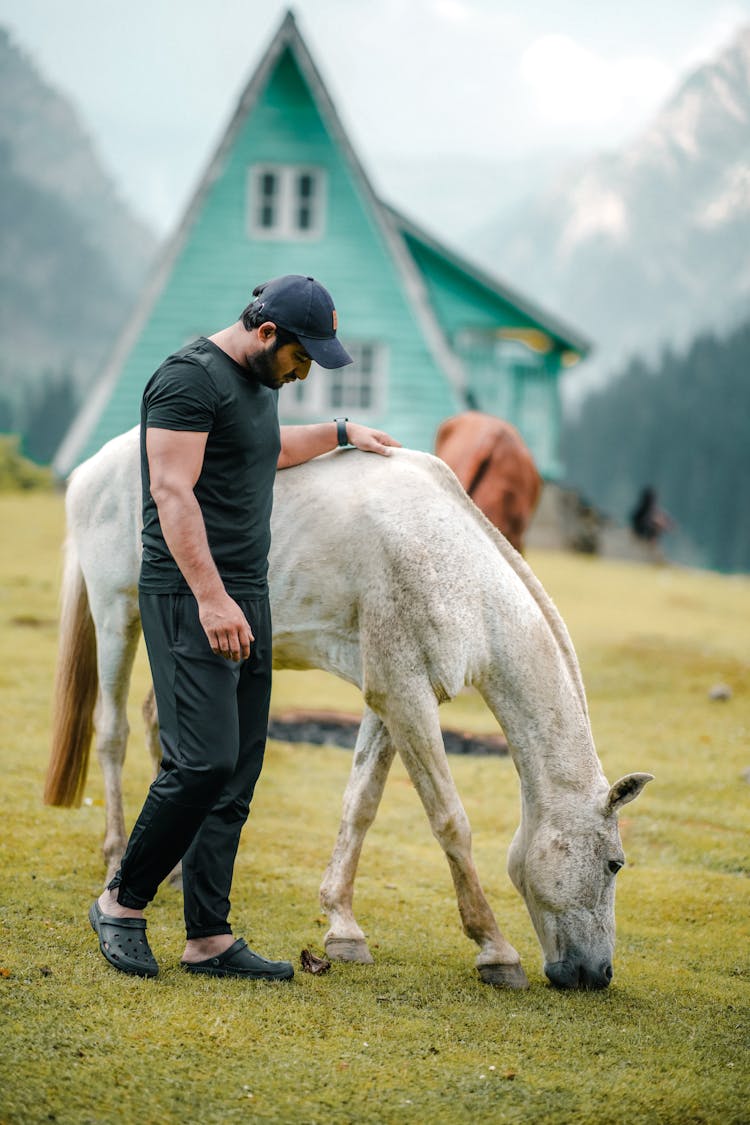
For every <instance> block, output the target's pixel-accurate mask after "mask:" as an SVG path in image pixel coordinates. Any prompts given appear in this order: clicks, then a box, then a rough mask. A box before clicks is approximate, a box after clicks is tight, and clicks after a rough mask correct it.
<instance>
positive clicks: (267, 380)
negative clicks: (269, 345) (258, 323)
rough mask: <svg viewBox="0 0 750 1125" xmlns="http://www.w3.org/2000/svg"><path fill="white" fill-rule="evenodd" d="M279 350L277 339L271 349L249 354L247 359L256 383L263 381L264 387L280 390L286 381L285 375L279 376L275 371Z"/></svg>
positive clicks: (251, 376)
mask: <svg viewBox="0 0 750 1125" xmlns="http://www.w3.org/2000/svg"><path fill="white" fill-rule="evenodd" d="M278 350H279V344H278V342H276V341H275V342H274V345H273V349H272V350H271V351H267V352H259V353H258V354H257V355H253V356H248V357H247V359H246V361H245V362H246V366H247V370H248V374H249V375H250V378H251V379H254V380H255V382H256V383H262V384H263V386H264V387H270V388H271V390H272V391H278V389H279V387H283V385H284V382H285V379H284V377H283V376H282V377H281V378H279V376H277V375H276V374H275V371H274V367H275V363H274V357H275V355H276V352H277V351H278ZM290 374H291V372H290Z"/></svg>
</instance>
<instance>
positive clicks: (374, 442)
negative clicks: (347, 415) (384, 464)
mask: <svg viewBox="0 0 750 1125" xmlns="http://www.w3.org/2000/svg"><path fill="white" fill-rule="evenodd" d="M346 436H347V437H348V439H349V444H350V445H356V447H357V449H363V450H364V451H365V453H380V454H382V455H383V456H384V457H389V456H390V453H391V448H395V449H400V448H401V442H400V441H396V439H395V438H392V437H391V435H390V434H387V433H385V431H384V430H373V429H372V428H371V427H370V426H363V425H361V424H360V423H359V422H347V424H346Z"/></svg>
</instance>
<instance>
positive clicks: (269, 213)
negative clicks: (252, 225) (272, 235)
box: [258, 172, 279, 230]
mask: <svg viewBox="0 0 750 1125" xmlns="http://www.w3.org/2000/svg"><path fill="white" fill-rule="evenodd" d="M278 187H279V181H278V176H277V175H276V173H275V172H263V174H262V175H261V176H259V177H258V197H259V202H258V225H259V226H261V227H263V228H264V229H265V230H269V229H271V228H273V227H275V226H276V224H277V222H278V219H277V208H276V201H277V198H278Z"/></svg>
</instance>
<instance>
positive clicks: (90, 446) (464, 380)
mask: <svg viewBox="0 0 750 1125" xmlns="http://www.w3.org/2000/svg"><path fill="white" fill-rule="evenodd" d="M285 273H300V274H306V275H311V276H313V277H316V278H318V279H319V280H320V281H322V282H323V283H324V284H325V285H326V286H327V287H328V289H330V291H331V292H332V293H333V295H334V298H335V301H336V306H337V310H338V316H339V325H340V328H339V336H340V338H341V340H342V342H343V343H344V345H345V347H346V348H347V350H348V351H349V353H350V354H351V355H352V356H353V358H354V360H355V362H354V364H353V365H351V366H349V367H346V368H343V369H342V370H340V371H334V372H326V371H322V370H313V372H312V373H311V377H310V378H309V379H308V380H307V381H306V382H305V383H304V384H302V383H299V384H296V385H293V386H290V387H287V388H285V389H284V390H282V392H281V393H280V396H279V413H280V417H281V421H282V422H307V421H320V420H324V419H327V418H332V417H333V416H334V415H341V414H346V415H347V416H349V417H352V418H356V419H357V420H358V421H363V422H369V423H370V424H372V425H375V426H378V427H381V428H383V429H386V430H388V431H389V432H391V433H392V434H393V435H394V436H396V437H398V439H399V440H400V441H401V442H402V443H403V444H404V445H408V446H412V447H414V448H417V449H424V450H431V449H432V448H433V443H434V436H435V431H436V429H437V426H438V425H439V423H440V422H441V421H442V420H443V419H444V418H446V417H448V416H450V415H451V414H455V413H457V412H459V411H461V410H465V409H467V408H468V407H472V408H475V409H481V410H485V411H487V412H489V413H494V414H498V415H501V416H502V417H504V418H506V419H508V420H509V421H511V422H513V423H514V424H515V425H516V426H517V427H518V428H519V430H520V431H521V433H522V434H523V435H524V437H525V439H526V441H527V442H528V444H529V446H530V448H531V449H532V452H533V453H534V455H535V457H536V460H537V463H538V465H539V468H540V470H541V472H542V473H543V475H545V476H546V477H548V478H554V477H556V476H558V475H559V472H560V465H559V463H558V456H557V445H558V430H559V385H558V381H559V375H560V372H561V370H562V368H563V367H564V366H566V365H567V364H570V363H572V362H576V361H577V360H579V359H580V358H582V357H583V356H584V355H585V354H586V351H587V349H588V345H587V343H586V341H584V340H583V339H582V338H581V337H580V336H578V335H577V334H576V333H574V332H573V331H572V330H571V329H569V328H566V327H565V326H564V325H562V324H560V323H559V322H557V321H556V320H555V319H554V318H552V317H550V316H549V315H547V314H546V313H544V312H542V311H541V310H539V309H537V308H536V307H535V306H534V305H532V304H531V302H529V301H527V300H526V299H525V298H524V297H521V296H520V295H519V294H517V293H515V292H513V291H512V290H511V289H509V288H508V287H507V286H506V285H504V284H503V283H501V282H500V281H498V280H497V279H496V278H494V277H490V276H488V275H487V274H486V273H485V272H483V271H482V270H480V269H477V268H476V267H475V266H473V265H472V264H471V263H470V262H468V261H465V260H463V259H462V258H460V257H459V256H457V255H456V254H455V253H453V252H452V251H450V250H449V249H447V248H446V247H445V246H443V245H441V244H440V243H439V242H438V241H437V240H436V239H434V238H433V237H431V236H430V235H429V234H427V233H426V232H425V231H423V230H422V229H420V227H418V226H417V225H416V224H415V223H413V222H411V221H410V220H409V219H407V218H405V217H404V216H403V215H401V214H399V213H398V212H397V211H395V210H393V209H392V208H390V207H388V206H386V205H385V204H383V203H382V202H381V201H380V200H379V199H378V198H377V196H376V194H375V193H374V191H373V189H372V187H371V185H370V182H369V180H368V178H367V175H366V174H365V172H364V170H363V168H362V165H361V164H360V162H359V160H358V158H357V155H356V153H355V152H354V150H353V148H352V146H351V144H350V142H349V140H348V138H347V136H346V133H345V131H344V129H343V127H342V124H341V121H340V119H339V116H338V114H337V112H336V109H335V107H334V105H333V103H332V101H331V98H330V97H329V95H328V92H327V90H326V88H325V85H324V84H323V82H322V80H321V77H320V74H319V73H318V70H317V68H316V66H315V64H314V62H313V60H312V58H311V56H310V53H309V51H308V50H307V47H306V46H305V43H304V42H303V40H302V38H301V36H300V33H299V30H298V28H297V25H296V23H295V20H294V17H293V15H292V14H291V12H290V13H288V14H287V15H286V17H285V18H284V20H283V22H282V24H281V26H280V28H279V30H278V32H277V33H276V35H275V37H274V38H273V41H272V42H271V44H270V46H269V47H268V50H267V51H266V53H265V54H264V56H263V58H262V59H261V61H260V64H259V65H258V67H257V69H256V71H255V73H254V74H253V76H252V78H251V79H250V82H249V83H248V85H247V87H246V89H245V91H244V93H243V95H242V97H241V99H240V102H239V105H238V106H237V109H236V111H235V113H234V116H233V118H232V120H231V121H230V123H229V126H228V128H227V130H226V132H225V134H224V136H223V138H222V140H221V142H220V144H219V146H218V148H217V150H216V152H215V154H214V156H213V158H212V160H211V162H210V164H209V166H208V169H207V170H206V173H205V175H204V177H203V179H202V181H201V183H200V185H199V187H198V189H197V191H196V193H195V196H194V198H193V200H192V202H191V203H190V205H189V207H188V209H187V212H186V214H185V216H184V218H183V220H182V222H181V224H180V226H179V228H178V230H177V231H176V233H175V235H174V237H173V238H172V240H171V242H170V243H169V244H168V245H167V247H166V249H165V251H164V253H163V255H162V257H161V260H160V261H159V262H158V264H157V266H156V268H155V271H154V273H153V275H152V277H151V280H150V282H149V284H148V285H147V286H146V288H145V290H144V292H143V294H142V296H141V300H140V302H139V304H138V306H137V308H136V310H135V312H134V315H133V317H132V318H131V320H130V322H129V323H128V324H127V325H126V326H125V327H124V331H123V333H122V335H121V337H120V339H119V340H118V342H117V344H116V346H115V348H114V351H113V354H112V356H111V359H110V362H109V364H108V365H107V367H106V370H105V371H104V372H103V374H102V376H101V378H100V380H99V382H98V383H97V384H96V385H95V386H94V387H93V388H92V391H91V394H90V396H89V399H88V401H87V403H86V405H85V407H84V408H83V410H82V411H81V413H80V414H79V416H78V417H77V418H76V420H75V421H74V424H73V425H72V427H71V429H70V431H69V432H68V434H67V436H66V438H65V440H64V442H63V444H62V445H61V447H60V449H59V451H58V453H57V456H56V458H55V462H54V467H55V469H56V471H57V472H58V473H59V474H60V475H66V474H67V473H68V472H69V471H70V470H71V469H72V468H73V467H74V466H75V465H76V464H78V463H79V462H80V461H82V460H83V459H84V458H86V457H88V456H90V455H91V454H92V453H94V452H95V451H96V450H97V449H98V448H99V447H100V446H101V445H102V444H103V443H104V442H105V441H107V440H108V439H109V438H111V437H113V436H115V435H116V434H118V433H121V432H122V431H124V430H126V429H128V428H129V427H130V426H133V425H135V424H136V422H137V421H138V416H139V404H140V397H141V393H142V389H143V387H144V385H145V383H146V381H147V379H148V378H149V376H150V375H151V373H152V372H153V371H154V369H155V368H156V367H157V366H158V365H159V363H160V362H161V361H162V359H163V358H164V357H165V356H167V355H168V354H169V353H170V352H172V351H174V350H176V349H177V348H179V347H182V345H184V344H185V343H187V342H189V341H190V340H191V339H194V338H195V337H196V336H198V335H201V334H208V333H210V332H213V331H216V330H217V329H218V328H222V327H224V326H225V325H227V324H230V323H231V322H232V321H234V320H236V319H237V317H238V315H239V313H240V311H241V310H242V308H243V307H244V305H245V304H246V303H247V301H248V300H249V299H250V295H251V291H252V289H253V287H254V286H255V285H256V284H258V283H259V282H261V281H265V280H267V279H268V278H271V277H275V276H278V275H280V274H285Z"/></svg>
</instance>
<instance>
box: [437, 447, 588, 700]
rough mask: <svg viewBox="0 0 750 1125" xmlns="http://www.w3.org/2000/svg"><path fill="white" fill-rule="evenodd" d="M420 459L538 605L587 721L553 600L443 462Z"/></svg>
mask: <svg viewBox="0 0 750 1125" xmlns="http://www.w3.org/2000/svg"><path fill="white" fill-rule="evenodd" d="M423 456H424V457H426V458H429V460H430V461H431V462H432V465H433V467H434V471H435V472H436V473H439V474H440V475H441V477H442V479H443V480H444V481H445V483H446V485H447V486H448V487H449V488H450V489H451V490H452V492H453V495H454V496H455V497H456V499H457V500H458V501H459V503H460V504H462V505H463V507H464V508H465V509H466V511H468V512H469V513H470V514H471V516H472V518H473V519H474V521H475V522H476V523H478V524H479V525H480V527H481V528H482V530H483V531H484V532H485V534H486V535H487V537H488V538H489V539H490V540H491V541H492V542H493V543H494V544H495V546H496V547H497V549H498V551H499V552H500V554H501V555H502V557H503V559H504V560H505V562H507V563H508V565H509V566H510V568H511V570H513V571H514V572H515V573H516V575H517V576H518V577H519V578H520V580H521V581H522V582H523V584H524V586H525V587H526V589H527V590H528V592H529V593H530V594H531V596H532V598H533V599H534V601H535V602H536V604H537V605H538V607H539V610H540V612H541V614H542V616H543V617H544V619H545V621H546V622H547V624H548V625H549V628H550V631H551V633H552V635H553V637H554V638H555V640H556V641H557V644H558V647H559V649H560V651H561V653H562V656H563V659H564V660H565V663H566V665H567V667H568V671H569V673H570V678H571V680H572V682H573V686H574V687H575V689H576V692H577V693H578V698H579V700H580V703H581V707H582V708H583V713H584V715H585V716H586V717H587V718H588V714H589V711H588V703H587V701H586V691H585V689H584V686H583V677H582V676H581V668H580V665H579V663H578V657H577V656H576V652H575V649H574V647H573V642H572V641H571V639H570V633H569V632H568V628H567V626H566V624H565V622H564V621H563V619H562V617H561V616H560V612H559V610H558V609H557V607H556V605H555V603H554V602H553V601H552V598H551V597H550V596H549V594H548V593H547V591H546V590H545V589H544V586H542V584H541V582H540V581H539V579H538V578H537V576H536V575H535V574H534V572H533V570H532V569H531V567H530V566H529V564H528V563H527V562H526V560H525V559H524V558H523V556H522V555H519V553H518V551H516V549H515V547H512V546H511V544H510V543H509V542H508V540H507V539H506V538H505V536H504V535H501V534H500V532H499V531H498V530H497V528H496V527H495V526H494V524H492V523H490V521H489V520H488V519H487V517H486V516H485V514H484V512H483V511H481V509H480V508H478V507H477V505H476V504H475V503H474V501H473V500H472V499H471V497H470V496H469V495H468V493H467V492H466V490H465V489H464V487H463V485H462V484H461V482H460V481H459V479H458V477H457V476H456V475H455V473H454V472H453V470H452V469H451V468H450V466H449V465H446V463H445V461H441V460H440V458H439V457H435V456H433V455H432V454H431V453H427V454H423Z"/></svg>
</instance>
